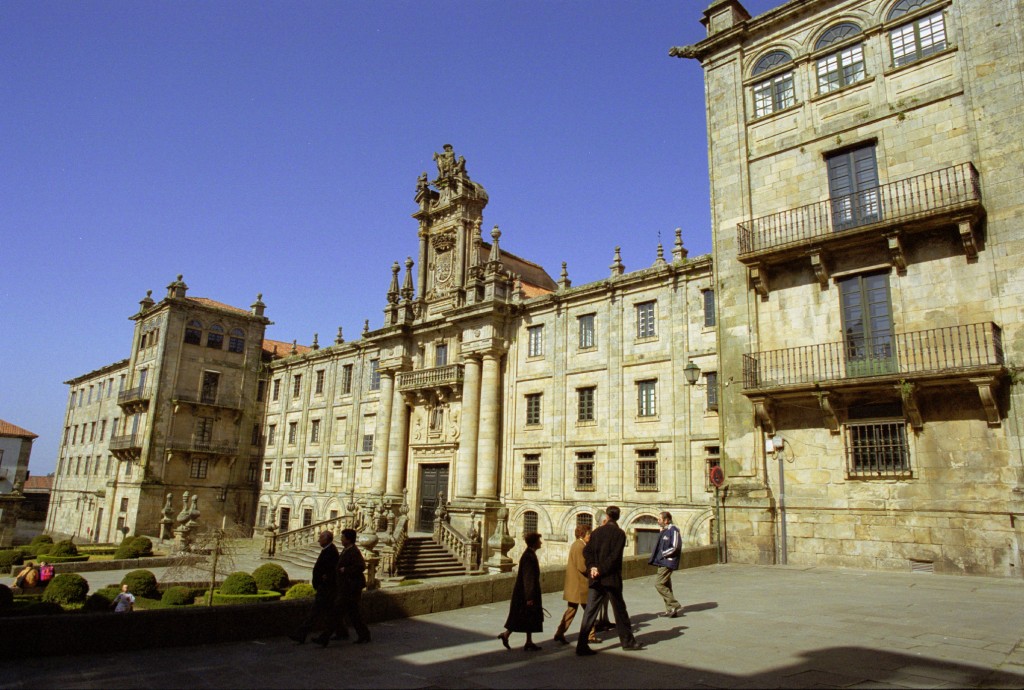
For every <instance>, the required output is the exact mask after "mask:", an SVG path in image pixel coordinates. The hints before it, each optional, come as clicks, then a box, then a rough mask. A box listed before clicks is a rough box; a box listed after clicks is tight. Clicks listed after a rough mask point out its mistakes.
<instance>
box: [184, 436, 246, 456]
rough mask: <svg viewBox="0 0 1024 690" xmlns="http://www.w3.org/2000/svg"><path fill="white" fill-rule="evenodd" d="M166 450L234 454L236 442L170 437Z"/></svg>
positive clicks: (236, 449) (236, 447)
mask: <svg viewBox="0 0 1024 690" xmlns="http://www.w3.org/2000/svg"><path fill="white" fill-rule="evenodd" d="M167 450H175V451H180V452H183V453H205V454H209V455H235V454H236V453H238V443H237V442H232V441H219V442H217V443H214V442H212V441H205V440H201V439H195V438H192V439H170V440H169V441H167Z"/></svg>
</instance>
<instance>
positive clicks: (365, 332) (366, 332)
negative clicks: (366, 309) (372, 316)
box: [363, 319, 370, 336]
mask: <svg viewBox="0 0 1024 690" xmlns="http://www.w3.org/2000/svg"><path fill="white" fill-rule="evenodd" d="M369 333H370V320H369V319H366V320H365V321H363V335H364V336H365V335H369Z"/></svg>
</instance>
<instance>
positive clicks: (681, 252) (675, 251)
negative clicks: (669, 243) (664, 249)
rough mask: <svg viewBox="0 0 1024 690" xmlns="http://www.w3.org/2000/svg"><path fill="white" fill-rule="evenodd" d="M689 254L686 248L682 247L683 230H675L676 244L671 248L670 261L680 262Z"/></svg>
mask: <svg viewBox="0 0 1024 690" xmlns="http://www.w3.org/2000/svg"><path fill="white" fill-rule="evenodd" d="M689 253H690V252H688V251H687V250H686V247H684V246H683V229H682V228H676V243H675V246H673V247H672V260H673V261H682V260H683V259H685V258H686V255H687V254H689Z"/></svg>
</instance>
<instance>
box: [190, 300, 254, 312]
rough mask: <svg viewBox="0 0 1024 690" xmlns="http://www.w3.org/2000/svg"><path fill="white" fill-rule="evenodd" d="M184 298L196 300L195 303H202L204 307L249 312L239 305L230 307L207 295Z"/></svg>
mask: <svg viewBox="0 0 1024 690" xmlns="http://www.w3.org/2000/svg"><path fill="white" fill-rule="evenodd" d="M185 299H187V300H189V301H190V302H197V303H199V304H201V305H203V306H204V307H215V308H217V309H227V310H228V311H233V312H238V313H239V314H248V313H249V310H248V309H240V308H239V307H232V306H231V305H230V304H224V303H223V302H218V301H217V300H215V299H210V298H209V297H186V298H185Z"/></svg>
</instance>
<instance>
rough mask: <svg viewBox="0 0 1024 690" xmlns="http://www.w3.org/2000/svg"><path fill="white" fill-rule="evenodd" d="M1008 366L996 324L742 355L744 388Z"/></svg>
mask: <svg viewBox="0 0 1024 690" xmlns="http://www.w3.org/2000/svg"><path fill="white" fill-rule="evenodd" d="M1003 364H1004V360H1003V345H1002V330H1001V329H1000V328H999V326H997V325H996V324H994V323H991V322H987V323H975V324H969V325H966V326H947V327H944V328H931V329H927V330H922V331H912V332H908V333H894V334H892V335H888V336H884V337H875V338H873V339H870V340H867V339H864V338H859V339H857V338H852V339H848V340H847V341H840V342H832V343H823V344H819V345H805V346H801V347H790V348H785V349H780V350H767V351H763V352H754V353H751V354H749V355H743V388H744V389H746V390H750V389H764V388H769V387H774V386H790V385H803V384H812V383H818V382H822V381H837V380H842V379H848V378H861V377H870V376H894V375H900V374H923V373H929V372H932V373H939V372H947V371H956V370H965V369H972V368H980V367H993V366H1003Z"/></svg>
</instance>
